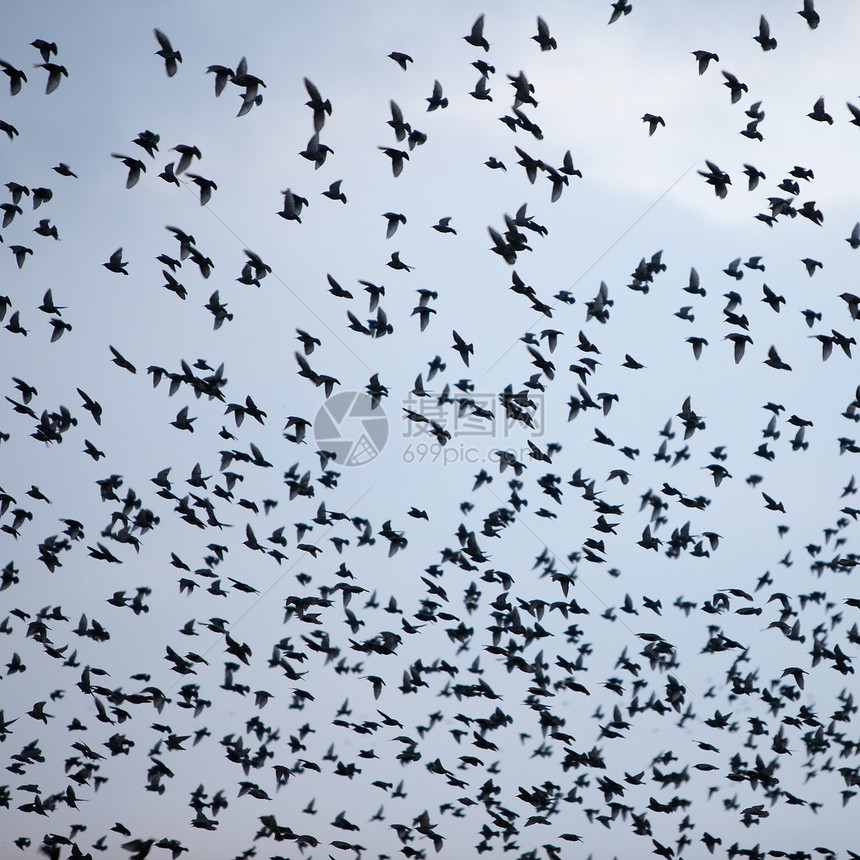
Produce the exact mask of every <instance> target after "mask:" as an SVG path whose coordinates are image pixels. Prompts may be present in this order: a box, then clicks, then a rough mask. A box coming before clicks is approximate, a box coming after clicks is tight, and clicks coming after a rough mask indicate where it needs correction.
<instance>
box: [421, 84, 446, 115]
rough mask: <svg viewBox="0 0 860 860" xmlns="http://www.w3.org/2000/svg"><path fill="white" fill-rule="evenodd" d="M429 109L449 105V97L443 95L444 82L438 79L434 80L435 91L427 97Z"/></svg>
mask: <svg viewBox="0 0 860 860" xmlns="http://www.w3.org/2000/svg"><path fill="white" fill-rule="evenodd" d="M425 101H426V102H427V110H428V111H431V110H436V109H437V108H446V107H448V99H447V98H446V97H445V96H443V95H442V84H440V83H439V81H438V80H435V81H433V92H432V93H431V94H430V95H429V96H428V97H427V98H426V99H425Z"/></svg>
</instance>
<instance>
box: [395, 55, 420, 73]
mask: <svg viewBox="0 0 860 860" xmlns="http://www.w3.org/2000/svg"><path fill="white" fill-rule="evenodd" d="M388 56H389V58H390V59H392V60H394V62H395V63H397V65H398V66H400V68H401V69H403V71H404V72H405V71H406V68H407V65H408V64H409V63H413V62H415V61H414V60H413V59H412V57H410V56H409V54H404V53H402V52H400V51H392V52H391V53H390V54H389V55H388Z"/></svg>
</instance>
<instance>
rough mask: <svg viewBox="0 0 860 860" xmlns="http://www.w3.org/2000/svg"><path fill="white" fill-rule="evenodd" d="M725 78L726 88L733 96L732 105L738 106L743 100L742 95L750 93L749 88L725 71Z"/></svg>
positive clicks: (724, 84)
mask: <svg viewBox="0 0 860 860" xmlns="http://www.w3.org/2000/svg"><path fill="white" fill-rule="evenodd" d="M723 77H724V78H725V79H726V80H725V82H724V83H723V86H724V87H728V88H729V92H730V93H731V95H732V104H737V103H738V102H739V101H740V100H741V94H742V93H746V92H749V87H748V86H747V85H746V84H744V83H741V81H739V80H738V79H737V78H736V77H735V76H734V75H733V74H732V73H731V72H727V71H726V70H725V69H723ZM753 119H754V120H758V119H760V117H758V116H756V117H753Z"/></svg>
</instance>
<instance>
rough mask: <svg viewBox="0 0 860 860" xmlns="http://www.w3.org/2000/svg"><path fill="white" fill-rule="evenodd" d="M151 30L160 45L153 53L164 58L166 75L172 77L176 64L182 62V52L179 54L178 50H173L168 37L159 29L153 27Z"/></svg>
mask: <svg viewBox="0 0 860 860" xmlns="http://www.w3.org/2000/svg"><path fill="white" fill-rule="evenodd" d="M152 32H153V33H155V38H156V39H157V40H158V44H159V45H160V46H161V47H160V48H159V49H158V50H157V51H156V52H155V53H156V55H157V56H159V57H162V58H163V59H164V68H165V71H166V72H167V77H168V78H172V77H173V76H174V75H175V74H176V69H177V65H176V64H177V63H181V62H182V54H180V53H179V51H174V50H173V46H172V45H171V44H170V39H168V38H167V36H165V35H164V33H162V32H161V30H159V29H158V28H155V29H154V30H153V31H152Z"/></svg>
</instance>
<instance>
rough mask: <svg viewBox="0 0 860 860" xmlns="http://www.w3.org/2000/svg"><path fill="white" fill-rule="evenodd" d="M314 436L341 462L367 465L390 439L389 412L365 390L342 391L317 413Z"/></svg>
mask: <svg viewBox="0 0 860 860" xmlns="http://www.w3.org/2000/svg"><path fill="white" fill-rule="evenodd" d="M313 430H314V440H315V441H316V443H317V445H318V446H319V447H320V448H321V449H323V450H325V451H332V452H334V454H335V455H336V459H335V462H336V463H337V465H338V466H363V465H364V464H365V463H369V462H370V461H371V460H375V459H376V458H377V457H378V456H379V454H380V453H381V451H382V449H383V448H384V447H385V443H386V442H387V441H388V416H387V415H386V414H385V410H384V409H383V408H382V406H381V405H379V404H377V405H376V406H375V407H374V404H373V401H372V399H371V398H370V396H369V395H367V394H365V393H364V392H363V391H340V392H338V393H337V394H335V395H334V396H333V397H329V398H328V400H326V401H325V403H323V404H322V406H320V408H319V409H318V410H317V414H316V416H315V417H314V424H313Z"/></svg>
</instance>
